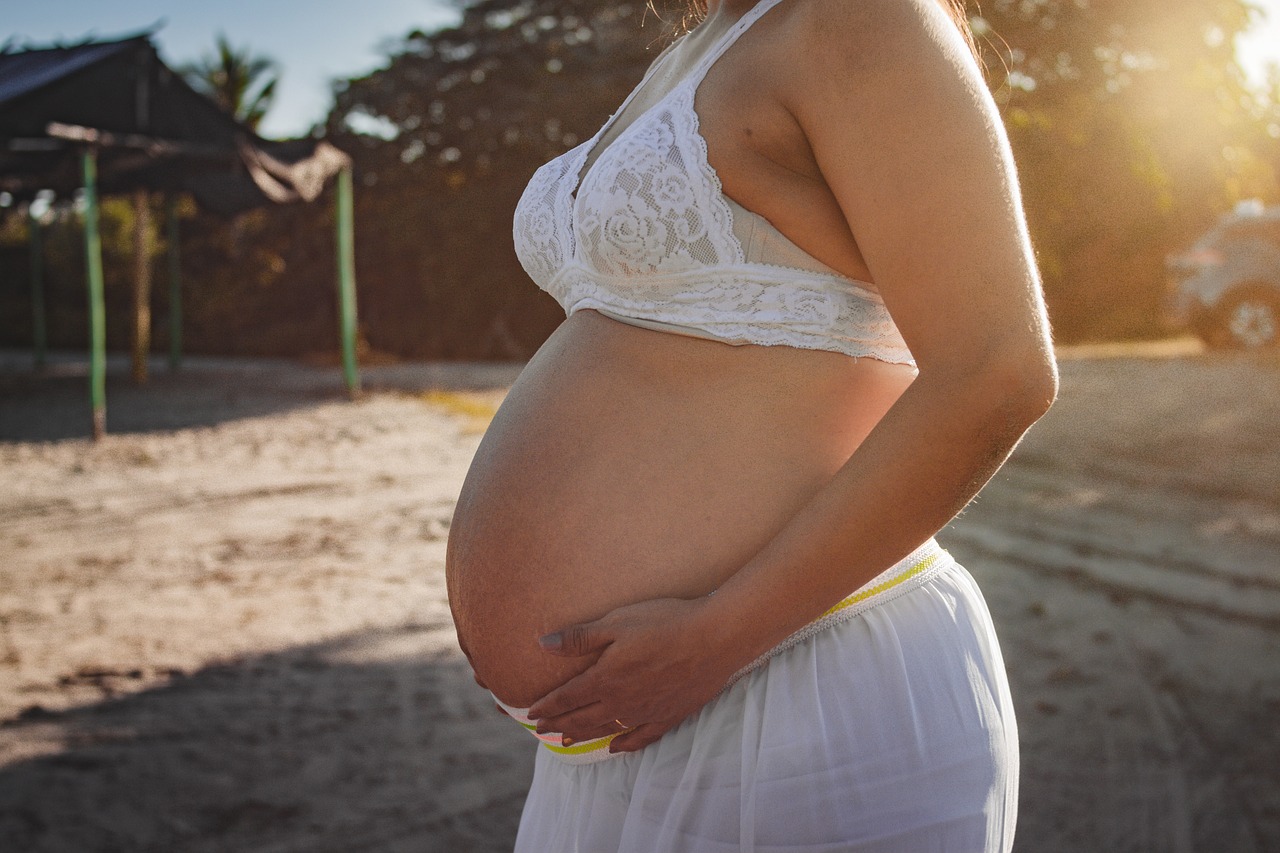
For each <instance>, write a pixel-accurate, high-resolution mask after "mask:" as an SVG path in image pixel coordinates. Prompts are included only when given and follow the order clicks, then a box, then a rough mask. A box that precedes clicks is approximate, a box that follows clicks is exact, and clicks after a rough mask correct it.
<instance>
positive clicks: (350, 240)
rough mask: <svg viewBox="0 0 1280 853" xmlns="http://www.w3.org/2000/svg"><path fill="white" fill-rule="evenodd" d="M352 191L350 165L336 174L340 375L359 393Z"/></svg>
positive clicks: (348, 386) (351, 392) (349, 391)
mask: <svg viewBox="0 0 1280 853" xmlns="http://www.w3.org/2000/svg"><path fill="white" fill-rule="evenodd" d="M352 208H353V204H352V189H351V166H350V165H347V166H344V167H343V168H342V171H341V172H339V173H338V197H337V203H336V205H335V212H336V215H337V232H338V233H337V244H338V258H337V261H338V323H339V326H340V331H341V335H342V372H343V375H344V376H345V377H346V381H347V391H348V393H350V394H351V395H353V396H354V395H355V394H357V393H359V391H360V373H359V369H358V367H357V366H356V262H355V233H354V232H355V228H354V213H353V210H352Z"/></svg>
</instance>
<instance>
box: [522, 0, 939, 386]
mask: <svg viewBox="0 0 1280 853" xmlns="http://www.w3.org/2000/svg"><path fill="white" fill-rule="evenodd" d="M778 2H780V0H760V2H759V3H757V4H756V5H755V6H754V7H753V8H752V9H751V10H750V11H748V12H747V13H746V14H744V15H743V16H742V18H740V19H739V20H738V21H737V22H735V23H734V24H733V26H732V27H731V28H730V29H729V31H728V32H727V33H725V35H724V36H723V37H722V38H721V39H720V41H719V42H718V43H716V44H715V45H714V46H713V47H712V48H711V49H710V50H709V51H708V52H707V54H706V55H705V57H704V58H703V59H702V60H700V61H699V62H698V63H697V64H696V65H695V66H694V68H693V70H692V71H691V72H690V73H689V74H688V75H687V76H685V77H684V78H683V79H681V80H680V81H679V82H678V83H676V84H675V86H673V87H672V88H671V90H670V91H668V92H667V93H666V94H665V95H662V96H661V97H660V98H658V99H657V100H656V101H655V102H654V103H653V104H652V105H651V106H649V107H648V108H647V109H646V110H645V111H644V112H643V113H641V114H640V116H638V117H637V118H636V119H635V120H634V121H633V122H632V123H631V124H630V125H629V126H627V127H626V128H624V129H623V130H622V131H621V132H620V133H619V134H618V135H617V136H616V138H615V139H614V140H613V141H612V142H611V143H609V144H608V145H607V146H606V147H605V148H604V150H603V151H602V152H601V153H600V154H599V156H598V158H597V159H596V160H595V162H594V163H592V164H591V165H590V167H589V168H588V169H587V170H586V173H585V174H581V173H582V168H583V165H584V164H585V163H586V161H587V158H588V157H589V155H590V154H591V153H592V150H593V149H594V148H595V146H596V143H597V142H598V141H599V140H600V138H601V137H602V136H604V134H605V133H606V131H607V130H608V129H609V127H610V126H611V125H612V124H613V121H614V119H615V118H616V117H617V116H618V115H620V114H621V113H622V112H623V111H624V110H625V109H626V107H627V105H628V104H630V103H631V102H632V100H633V99H635V97H636V94H637V93H638V92H639V91H640V90H641V89H643V88H644V87H645V84H646V83H647V82H649V80H650V79H651V78H652V77H653V76H654V73H655V71H656V70H657V68H658V67H660V66H661V64H662V63H663V60H664V57H659V59H658V60H657V61H656V62H655V63H654V64H653V66H652V67H651V68H650V69H649V72H648V73H647V74H646V75H645V78H644V79H643V80H641V82H640V84H639V85H638V86H637V87H636V88H635V89H634V90H633V91H632V92H631V94H630V95H628V96H627V99H626V100H625V101H623V103H622V106H621V107H619V109H618V111H617V112H616V113H614V115H613V116H610V118H609V121H607V122H606V123H605V124H604V126H603V127H601V128H600V130H599V131H598V132H597V133H596V135H595V136H593V137H592V138H591V139H588V140H587V141H585V142H583V143H582V144H581V145H579V146H577V147H576V148H574V149H572V150H570V151H568V152H566V153H564V154H562V155H561V156H559V157H557V158H556V159H554V160H552V161H551V162H549V163H547V164H546V165H544V166H542V168H540V169H538V171H537V172H535V173H534V175H533V178H532V179H531V180H530V181H529V185H528V186H527V187H526V188H525V191H524V194H523V195H522V196H521V198H520V202H519V203H518V204H517V205H516V211H515V226H514V238H515V248H516V254H517V256H518V257H519V258H520V263H521V265H522V266H523V267H524V269H525V271H526V272H527V273H528V274H529V276H530V277H531V278H532V279H533V280H534V282H535V283H536V284H537V285H538V286H539V287H540V288H542V289H543V290H545V291H547V292H548V293H550V294H551V295H552V296H553V297H555V299H556V301H557V302H559V303H560V306H561V307H562V308H563V309H564V311H565V314H566V316H567V315H571V314H573V313H574V312H575V311H579V310H582V309H584V308H591V309H595V310H597V311H599V312H600V313H602V314H606V315H607V316H610V317H613V318H614V319H617V320H622V321H623V322H629V323H632V324H634V325H638V326H646V327H650V328H655V329H661V330H664V331H670V332H677V333H680V334H686V335H693V336H696V337H702V338H710V339H713V340H717V341H722V342H724V343H730V344H757V345H761V346H790V347H797V348H801V349H820V350H832V351H834V352H840V353H845V354H846V355H851V356H855V357H857V356H866V357H870V358H875V359H879V360H881V361H888V362H895V363H899V364H914V361H913V360H912V358H911V352H910V351H909V350H908V349H907V345H906V343H905V342H904V341H903V339H902V336H901V335H900V334H899V332H898V328H897V326H896V325H895V324H894V322H893V318H892V317H890V316H889V312H888V310H887V309H886V308H885V305H884V302H883V300H882V299H881V298H880V295H879V294H878V293H877V292H876V291H875V289H874V287H872V285H870V284H868V283H866V282H861V281H857V280H855V279H852V278H849V277H847V276H844V275H842V274H840V273H838V272H836V271H835V270H834V269H832V268H831V267H829V266H827V265H826V264H823V263H822V262H821V261H819V260H817V259H816V258H814V257H812V256H811V255H809V254H808V253H807V252H805V251H804V250H803V249H801V248H799V247H798V246H796V245H795V244H794V243H793V242H792V241H791V240H789V239H787V238H786V237H785V236H784V235H782V233H781V232H779V231H778V230H777V229H776V228H774V227H773V225H772V224H770V223H769V222H768V220H766V219H764V218H763V217H761V216H759V215H758V214H755V213H752V212H751V211H748V210H746V209H745V208H743V207H741V206H740V205H738V204H737V203H736V202H734V201H733V200H732V199H730V198H728V197H727V196H726V195H725V194H724V193H723V191H722V189H721V185H720V179H719V177H718V176H717V175H716V173H715V170H714V169H713V168H712V167H711V164H710V163H709V162H708V161H707V144H706V141H705V140H704V139H703V138H702V136H701V134H700V133H699V132H698V115H697V113H696V112H695V111H694V95H695V93H696V91H697V87H698V84H699V83H700V82H701V80H702V78H703V77H704V76H705V75H706V73H707V70H708V69H709V68H710V67H711V65H712V64H714V63H715V61H716V60H717V59H718V58H719V57H720V55H721V54H723V53H724V51H725V50H727V49H728V47H729V46H730V45H731V44H733V42H734V41H736V40H737V38H738V37H739V36H740V35H741V34H742V33H743V32H745V31H746V29H747V28H748V27H750V26H751V24H752V23H754V22H755V21H756V20H758V19H759V18H760V17H761V16H762V15H763V14H764V13H765V12H767V11H768V10H769V9H771V8H772V7H773V6H775V5H776V4H777V3H778ZM695 32H696V31H695ZM669 53H670V50H668V51H667V54H669ZM664 56H665V55H664ZM665 58H666V59H668V60H669V58H670V57H669V56H665Z"/></svg>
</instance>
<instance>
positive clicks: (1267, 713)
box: [0, 345, 1280, 853]
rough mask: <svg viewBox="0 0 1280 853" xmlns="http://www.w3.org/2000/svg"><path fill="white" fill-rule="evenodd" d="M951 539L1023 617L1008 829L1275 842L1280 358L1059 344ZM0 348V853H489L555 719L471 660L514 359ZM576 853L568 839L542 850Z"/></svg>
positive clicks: (1013, 653)
mask: <svg viewBox="0 0 1280 853" xmlns="http://www.w3.org/2000/svg"><path fill="white" fill-rule="evenodd" d="M1062 355H1063V359H1062V370H1063V385H1062V393H1061V396H1060V400H1059V402H1058V404H1057V405H1056V406H1055V407H1054V409H1053V410H1052V411H1051V412H1050V413H1049V415H1047V416H1046V417H1045V418H1044V420H1043V421H1042V422H1041V423H1040V424H1039V425H1038V426H1037V427H1036V428H1035V429H1034V430H1033V432H1032V433H1031V434H1030V435H1029V436H1028V438H1027V439H1026V440H1025V441H1024V442H1023V444H1022V445H1021V446H1020V447H1019V448H1018V450H1017V451H1016V452H1015V455H1014V457H1013V459H1012V460H1011V462H1010V463H1009V464H1008V465H1007V466H1006V467H1005V469H1004V470H1003V471H1002V472H1001V474H999V475H998V476H997V478H996V480H995V481H993V483H992V484H991V485H990V486H989V487H988V488H987V489H986V490H985V491H984V492H983V494H982V496H981V497H980V498H979V499H978V500H977V501H976V502H975V503H974V504H973V505H972V506H971V507H970V508H969V509H968V510H967V511H966V512H965V513H964V514H963V515H962V516H961V517H960V518H959V519H958V520H957V521H955V522H954V523H953V524H952V525H951V526H950V527H948V529H947V530H945V531H944V532H943V533H942V534H941V535H940V536H939V539H940V540H941V541H942V542H943V544H944V545H945V546H947V547H948V548H949V549H950V550H951V551H952V553H954V554H955V555H956V557H957V558H958V559H960V561H961V562H962V563H964V564H965V565H966V566H967V567H968V568H969V569H970V571H971V572H972V573H973V574H974V575H975V577H977V579H978V580H979V582H980V583H981V585H982V587H983V589H984V592H985V594H986V595H987V598H988V601H989V603H990V606H991V609H992V612H993V615H994V617H995V620H996V623H997V626H998V628H999V630H1000V634H1001V638H1002V642H1003V646H1004V651H1005V658H1006V663H1007V665H1008V668H1009V671H1010V676H1011V680H1012V682H1013V687H1014V698H1015V702H1016V704H1017V708H1018V713H1019V723H1020V732H1021V740H1022V749H1023V771H1022V772H1023V776H1022V801H1021V814H1020V823H1019V830H1018V839H1019V840H1018V848H1019V849H1021V850H1028V851H1037V853H1057V852H1058V851H1062V853H1066V851H1081V850H1105V851H1108V853H1125V852H1126V851H1152V852H1153V853H1154V851H1162V853H1163V851H1174V853H1181V852H1182V851H1192V850H1212V851H1259V853H1261V851H1267V850H1280V727H1278V726H1277V725H1276V722H1275V721H1276V720H1277V719H1280V359H1278V358H1277V357H1276V355H1275V354H1264V355H1251V356H1250V355H1230V354H1205V353H1202V352H1199V351H1198V348H1196V347H1194V346H1189V345H1176V346H1154V347H1121V348H1094V349H1081V350H1073V351H1065V352H1064V353H1063V354H1062ZM26 364H27V361H26V357H25V356H23V355H22V354H14V353H7V354H3V355H0V721H2V722H0V850H4V851H11V850H12V851H109V850H123V851H255V853H256V852H257V851H262V853H266V851H364V850H369V851H373V850H377V851H500V850H507V849H509V848H510V846H511V842H512V839H513V838H514V835H515V829H516V826H517V822H518V819H519V810H520V805H521V802H522V799H523V794H524V790H525V787H526V786H527V783H528V777H529V773H530V770H531V766H532V758H533V750H534V748H535V746H534V741H533V740H532V738H529V737H528V736H527V735H526V734H525V733H524V732H523V731H521V730H519V729H518V728H517V727H516V726H514V725H512V724H511V723H510V722H509V721H507V720H505V719H504V718H502V717H501V716H500V715H499V714H498V713H497V712H496V711H495V710H494V707H493V705H492V703H491V702H490V701H489V699H488V696H487V694H486V693H485V692H484V691H483V690H481V689H480V688H479V687H477V686H476V685H475V684H474V683H473V682H472V680H471V676H470V672H469V670H468V668H467V666H466V663H465V661H464V660H463V658H462V655H461V652H459V650H458V648H457V644H456V638H455V635H454V632H453V628H452V625H451V623H450V619H449V611H448V605H447V602H446V599H445V588H444V575H443V560H444V547H445V540H446V538H447V535H448V530H449V521H450V517H451V515H452V510H453V502H454V498H455V497H456V495H457V492H458V489H459V487H460V485H461V482H462V478H463V476H464V474H465V472H466V469H467V465H468V463H469V461H470V459H471V456H472V454H473V453H474V452H475V449H476V446H477V444H478V442H479V440H480V437H481V435H482V433H483V430H484V427H485V424H486V423H487V419H488V417H489V415H490V414H491V412H492V411H493V410H494V408H495V407H496V406H497V405H498V404H499V403H500V401H501V399H502V395H503V393H504V389H505V388H506V387H507V386H509V384H510V382H511V381H512V380H513V379H514V377H515V375H516V374H517V373H518V371H519V365H440V364H432V365H388V366H382V367H377V368H373V369H370V370H367V371H365V377H364V378H365V383H366V387H367V389H368V390H367V391H366V393H365V394H364V395H363V396H362V397H360V398H359V399H358V400H355V401H350V400H347V399H346V397H345V395H344V394H342V393H341V384H340V380H339V377H338V373H337V372H336V371H335V370H332V369H322V368H316V367H306V366H302V365H298V364H294V363H290V362H285V361H236V360H213V359H193V360H191V361H190V362H189V363H188V365H187V366H186V367H185V368H184V370H183V371H182V372H180V373H178V374H172V373H169V372H167V371H166V370H165V369H164V368H163V366H161V365H157V366H156V368H155V369H154V370H153V373H152V375H153V381H152V383H151V385H150V386H149V387H147V388H143V389H136V388H133V387H132V386H131V385H129V384H128V381H127V379H126V372H125V368H124V366H123V365H121V364H118V363H117V364H115V365H113V370H112V373H111V382H110V387H109V390H108V399H109V404H110V409H109V428H110V430H111V434H110V435H109V436H108V437H107V438H106V439H105V440H103V441H102V442H99V443H97V444H94V443H92V442H89V441H86V440H84V439H83V438H82V437H81V436H83V435H84V433H85V429H86V427H87V424H88V415H87V413H86V411H85V400H84V397H85V382H84V376H83V365H82V364H79V363H78V362H77V361H76V360H75V359H69V358H66V359H60V360H57V361H55V363H54V365H53V367H52V368H51V369H50V370H49V371H48V372H47V373H46V374H44V375H41V376H36V375H34V374H32V373H30V371H29V369H28V368H27V366H26ZM550 853H554V851H550Z"/></svg>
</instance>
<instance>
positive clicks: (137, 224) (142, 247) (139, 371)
mask: <svg viewBox="0 0 1280 853" xmlns="http://www.w3.org/2000/svg"><path fill="white" fill-rule="evenodd" d="M150 354H151V194H150V193H149V192H147V190H146V189H144V188H142V187H139V188H138V189H136V190H134V191H133V381H134V382H135V383H136V384H138V385H145V384H146V382H147V356H148V355H150Z"/></svg>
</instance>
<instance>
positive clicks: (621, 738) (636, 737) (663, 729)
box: [609, 720, 679, 752]
mask: <svg viewBox="0 0 1280 853" xmlns="http://www.w3.org/2000/svg"><path fill="white" fill-rule="evenodd" d="M678 722H679V721H678V720H669V721H666V722H661V723H645V724H644V725H641V726H636V727H635V728H634V729H631V730H630V731H626V732H623V733H622V734H620V735H618V736H617V737H615V738H614V739H613V740H612V741H610V742H609V751H610V752H635V751H636V750H639V749H644V748H645V747H646V746H648V745H649V744H651V743H654V742H655V741H657V740H658V739H659V738H661V737H662V736H663V735H665V734H666V733H667V732H669V731H671V730H672V729H673V728H675V727H676V724H677V723H678Z"/></svg>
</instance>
